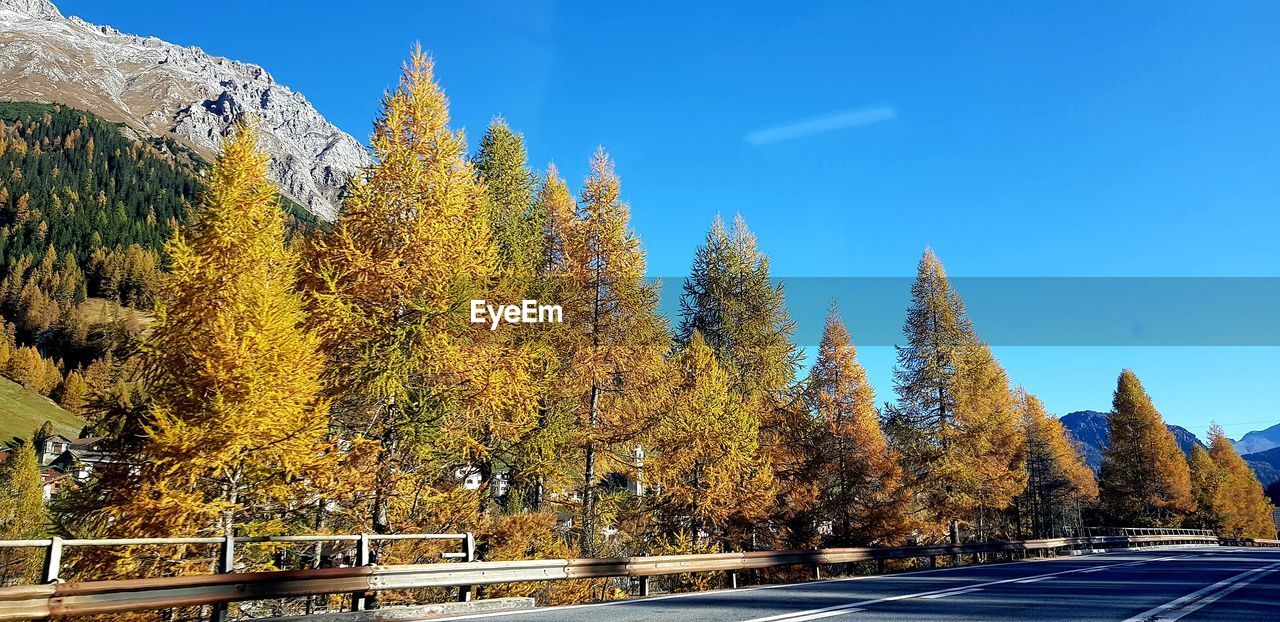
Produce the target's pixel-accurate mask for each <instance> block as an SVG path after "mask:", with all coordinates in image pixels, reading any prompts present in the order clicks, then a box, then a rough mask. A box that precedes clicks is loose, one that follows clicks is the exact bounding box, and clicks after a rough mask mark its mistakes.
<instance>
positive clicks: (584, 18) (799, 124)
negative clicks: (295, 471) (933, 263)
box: [59, 0, 1280, 437]
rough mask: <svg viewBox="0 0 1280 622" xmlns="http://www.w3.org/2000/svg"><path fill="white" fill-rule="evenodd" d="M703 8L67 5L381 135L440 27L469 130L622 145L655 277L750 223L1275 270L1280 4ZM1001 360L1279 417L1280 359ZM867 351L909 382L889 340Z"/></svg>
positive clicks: (946, 249) (899, 269)
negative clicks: (217, 58)
mask: <svg viewBox="0 0 1280 622" xmlns="http://www.w3.org/2000/svg"><path fill="white" fill-rule="evenodd" d="M690 4H691V3H677V2H652V1H646V2H638V1H637V2H627V3H623V2H591V3H587V2H581V3H575V2H566V3H540V2H519V3H517V2H509V3H508V2H503V3H486V4H483V5H482V4H479V3H471V2H466V3H464V2H404V3H392V2H382V3H370V5H369V6H363V5H358V4H356V3H350V4H339V3H327V2H326V3H316V4H303V3H301V2H279V3H255V2H241V1H235V0H224V1H223V2H218V3H216V4H214V5H209V6H207V7H202V8H201V9H200V10H199V11H198V12H194V13H193V12H192V11H191V9H190V5H189V4H184V3H177V2H167V3H159V2H138V3H117V2H84V1H71V0H67V1H64V2H60V3H59V6H60V8H61V9H62V11H63V12H64V13H66V14H70V15H79V16H81V17H84V18H85V19H88V20H89V21H92V22H95V23H105V24H110V25H113V26H115V27H117V28H119V29H121V30H123V31H125V32H132V33H137V34H144V35H154V36H157V37H160V38H163V39H166V40H169V41H172V42H175V43H180V44H184V45H197V46H200V47H202V48H204V49H205V50H207V51H209V52H211V53H214V54H218V55H223V56H228V57H231V58H235V59H238V60H244V61H249V62H254V63H257V64H260V65H262V66H264V67H266V68H267V69H268V70H269V71H270V72H271V73H272V74H273V75H274V76H275V77H276V79H277V80H279V81H280V82H281V83H283V84H286V85H288V86H290V87H292V88H294V89H296V90H298V91H301V92H302V93H304V94H305V95H306V96H307V97H308V98H309V99H310V100H311V101H312V102H313V103H314V104H315V106H316V107H317V108H318V109H319V110H320V111H321V113H323V114H324V115H326V116H327V117H328V118H329V119H330V120H331V121H333V122H334V123H336V124H337V125H338V126H340V127H342V128H343V129H345V130H346V131H348V132H350V133H351V134H353V135H355V136H356V137H357V138H360V139H362V140H364V139H366V138H367V135H368V133H369V129H370V121H371V119H372V118H373V116H374V114H375V113H376V111H377V107H378V104H379V98H380V96H381V94H382V93H383V92H384V91H385V90H386V89H388V88H390V87H391V86H393V85H394V82H395V79H396V76H397V72H398V68H399V64H400V62H401V61H402V60H403V59H404V58H405V57H406V55H407V52H408V50H409V48H410V46H411V45H412V44H413V43H414V42H416V41H420V42H421V43H422V44H423V46H424V47H426V48H427V49H429V50H430V51H431V52H432V53H433V54H434V55H435V57H436V59H437V63H438V75H439V79H440V80H441V82H442V83H443V85H444V87H445V89H446V91H447V93H448V95H449V96H450V98H451V100H452V103H453V112H454V118H455V121H456V124H457V125H458V126H461V127H465V128H466V129H467V130H468V134H469V136H470V137H471V138H472V139H473V141H474V139H475V138H476V137H478V135H479V133H480V132H481V131H482V130H483V127H484V126H485V125H486V124H487V122H488V120H489V119H490V118H491V117H492V116H493V115H497V114H501V115H503V116H505V117H506V118H507V119H508V120H509V122H510V123H511V125H512V126H514V127H515V128H517V129H518V130H520V131H522V132H524V134H525V137H526V141H527V144H528V146H529V151H530V155H531V159H532V161H533V162H534V163H535V164H536V165H539V166H541V165H542V164H544V163H546V162H549V161H554V162H556V163H557V165H558V166H560V168H561V170H562V172H564V173H565V174H566V176H567V177H569V179H570V180H577V179H580V178H581V175H582V173H583V169H584V168H585V167H584V163H585V162H586V159H587V157H588V156H589V155H590V153H591V152H592V151H593V150H594V149H595V148H596V146H597V145H604V146H606V147H607V148H608V149H609V150H610V151H611V152H612V153H613V155H614V156H615V158H616V159H617V161H618V170H619V172H620V174H621V175H622V179H623V189H624V194H625V195H626V198H627V199H628V200H629V201H630V203H631V204H632V209H633V214H634V220H633V222H634V225H635V227H636V229H637V230H638V231H639V232H640V234H641V237H642V239H643V240H644V242H645V245H646V248H647V249H648V252H649V267H650V273H651V274H653V275H666V276H669V277H670V276H679V275H682V274H684V273H685V272H687V270H688V266H689V260H690V257H691V253H692V251H693V248H694V247H695V246H696V245H697V244H698V242H699V241H700V240H701V237H702V235H703V233H704V231H705V230H706V227H707V224H708V222H709V221H710V220H711V218H712V216H713V215H714V214H716V213H717V212H719V213H723V214H726V215H732V214H733V213H735V212H741V213H742V214H743V215H744V216H745V217H746V218H747V220H748V222H749V223H750V225H751V226H752V228H753V229H754V230H755V231H756V232H757V234H758V236H759V238H760V241H761V245H762V248H763V249H764V250H765V251H766V252H767V253H769V254H770V255H771V257H772V260H773V269H774V274H775V275H778V276H786V277H791V276H907V275H910V274H912V272H913V270H914V266H915V263H916V261H917V259H918V257H919V255H920V252H921V250H922V249H923V248H924V246H925V245H926V244H928V245H931V246H932V247H933V248H934V249H935V250H936V251H937V252H938V254H939V256H940V257H941V258H942V260H943V262H944V263H945V264H946V266H947V268H948V270H949V272H950V273H951V274H952V275H959V276H1280V251H1278V250H1277V244H1276V239H1277V233H1278V232H1280V209H1277V207H1280V205H1278V203H1280V3H1276V2H1254V3H1233V2H1212V3H1208V2H1182V3H1179V2H1159V3H1143V2H1124V3H1114V2H1079V1H1077V2H1064V3H1049V2H995V3H974V2H966V3H958V2H957V3H943V2H921V3H910V2H889V1H884V2H830V3H805V4H785V5H784V4H783V3H781V2H779V3H776V4H770V3H765V2H752V3H727V2H726V3H713V2H702V3H698V4H696V5H693V6H691V5H690ZM675 285H676V283H674V282H670V281H669V282H668V287H671V286H675ZM961 293H963V291H962V292H961ZM844 304H845V305H850V304H856V303H855V302H852V301H845V302H844ZM905 304H906V301H905V300H903V305H904V306H905ZM1100 304H1101V302H1100ZM976 319H977V320H978V322H979V324H978V328H979V331H981V329H982V325H981V318H980V317H978V318H976ZM851 329H852V331H853V333H854V336H855V338H856V337H857V332H858V327H857V326H852V327H851ZM997 354H998V355H999V356H1000V357H1001V360H1002V362H1004V363H1005V365H1006V367H1007V368H1008V369H1009V372H1010V374H1011V376H1012V377H1013V379H1014V381H1015V382H1019V383H1022V384H1025V385H1026V386H1027V387H1028V388H1029V390H1031V391H1033V392H1035V393H1037V394H1039V395H1040V396H1041V397H1043V398H1044V399H1045V401H1046V403H1047V404H1048V405H1049V406H1050V408H1051V409H1053V410H1055V411H1057V412H1059V413H1065V412H1068V411H1071V410H1079V409H1098V410H1106V409H1107V408H1109V405H1110V394H1111V391H1112V389H1113V388H1114V381H1115V377H1116V375H1117V374H1118V373H1119V371H1120V369H1121V368H1122V367H1132V368H1133V369H1134V370H1135V371H1136V372H1137V373H1138V375H1139V376H1140V377H1141V378H1142V380H1143V382H1144V383H1145V384H1146V385H1147V388H1148V390H1149V391H1150V392H1151V393H1152V395H1153V397H1154V398H1155V401H1156V404H1157V406H1158V407H1160V408H1161V410H1162V411H1163V413H1164V414H1165V416H1166V419H1168V420H1169V421H1171V422H1173V423H1178V424H1180V425H1184V426H1187V427H1188V428H1190V429H1192V430H1193V431H1195V432H1197V433H1201V434H1203V432H1204V429H1205V428H1206V427H1207V426H1208V424H1209V421H1210V420H1211V419H1216V420H1217V421H1219V422H1220V423H1222V424H1223V425H1224V426H1225V427H1226V428H1227V431H1228V433H1229V434H1231V435H1233V436H1237V437H1238V436H1239V435H1240V434H1241V433H1243V432H1245V431H1247V430H1251V429H1258V428H1261V427H1265V426H1266V425H1269V424H1271V423H1275V422H1280V408H1277V406H1276V403H1275V401H1274V397H1273V395H1274V386H1275V384H1276V382H1277V377H1278V376H1280V348H1276V347H1257V348H1224V347H1212V348H1190V347H1154V348H1153V347H1148V348H1136V347H1079V348H1065V347H997ZM863 360H864V362H865V363H866V364H867V366H868V368H869V371H870V373H871V378H872V380H873V382H874V383H875V384H876V386H877V389H878V391H879V395H880V397H881V399H889V398H891V397H892V395H891V384H890V367H891V365H892V353H891V349H890V348H887V347H874V348H864V350H863Z"/></svg>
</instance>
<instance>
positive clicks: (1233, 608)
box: [434, 547, 1280, 622]
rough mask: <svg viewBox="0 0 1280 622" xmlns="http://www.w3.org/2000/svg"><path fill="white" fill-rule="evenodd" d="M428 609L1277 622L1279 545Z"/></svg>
mask: <svg viewBox="0 0 1280 622" xmlns="http://www.w3.org/2000/svg"><path fill="white" fill-rule="evenodd" d="M434 620H435V621H436V622H439V621H441V620H477V621H492V622H498V621H501V622H580V621H583V622H624V621H632V620H634V621H641V620H643V621H645V622H675V621H683V620H697V621H699V622H809V621H812V620H823V621H824V622H844V621H848V622H864V621H870V622H907V621H911V622H918V621H921V620H926V621H939V622H962V621H963V622H969V621H983V622H986V621H994V620H1073V621H1074V620H1079V621H1086V620H1087V621H1101V620H1107V621H1116V622H1121V621H1123V622H1139V621H1142V622H1157V621H1158V622H1173V621H1174V620H1182V621H1184V622H1205V621H1209V620H1215V621H1228V622H1239V621H1248V620H1259V621H1262V620H1266V621H1268V622H1276V621H1280V549H1263V548H1228V547H1197V548H1182V547H1171V548H1160V549H1150V550H1146V551H1142V552H1128V553H1122V552H1116V553H1106V554H1099V555H1087V556H1079V557H1068V558H1059V559H1046V560H1032V561H1025V562H1017V563H1002V564H990V565H982V566H965V567H961V568H951V569H940V570H930V571H921V572H910V573H900V574H892V575H883V576H874V577H858V578H851V579H833V580H827V581H815V582H810V583H800V584H793V585H775V586H767V587H757V588H743V589H738V590H721V591H716V592H701V593H696V594H676V595H668V596H654V597H650V598H639V599H634V600H628V601H619V602H611V603H599V604H590V605H576V606H570V607H547V608H539V609H530V610H524V611H509V612H503V613H496V614H488V615H468V616H453V617H447V618H434Z"/></svg>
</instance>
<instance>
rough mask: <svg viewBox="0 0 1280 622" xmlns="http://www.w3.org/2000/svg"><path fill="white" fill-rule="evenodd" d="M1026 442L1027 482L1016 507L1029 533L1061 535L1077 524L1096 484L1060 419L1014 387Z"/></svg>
mask: <svg viewBox="0 0 1280 622" xmlns="http://www.w3.org/2000/svg"><path fill="white" fill-rule="evenodd" d="M1014 395H1015V400H1016V406H1017V409H1018V412H1019V413H1020V414H1021V418H1022V421H1021V424H1022V434H1023V439H1024V443H1025V449H1024V452H1025V455H1026V472H1027V475H1026V477H1027V486H1026V489H1025V491H1023V493H1022V499H1021V502H1020V509H1022V510H1023V512H1022V515H1023V516H1022V518H1023V520H1024V522H1026V523H1028V525H1027V526H1028V527H1029V531H1030V534H1031V536H1032V537H1034V538H1052V537H1059V536H1062V535H1064V534H1065V533H1066V532H1067V530H1068V529H1070V528H1079V527H1081V526H1082V522H1081V512H1082V510H1083V508H1084V506H1085V505H1086V504H1089V503H1092V502H1093V501H1095V500H1097V498H1098V483H1097V480H1096V479H1095V478H1094V475H1093V471H1092V470H1091V469H1090V468H1089V466H1088V465H1086V464H1085V463H1084V457H1083V456H1081V455H1080V452H1079V451H1078V450H1077V449H1076V447H1075V445H1074V444H1073V443H1072V441H1071V439H1070V437H1069V436H1068V434H1067V430H1066V428H1064V427H1063V425H1062V422H1061V421H1059V420H1058V419H1056V418H1054V417H1051V416H1050V415H1049V414H1048V413H1047V412H1045V409H1044V404H1043V403H1041V402H1040V400H1039V399H1038V398H1037V397H1036V396H1034V395H1032V394H1030V393H1028V392H1027V391H1026V390H1025V389H1022V388H1019V389H1018V390H1017V391H1015V394H1014Z"/></svg>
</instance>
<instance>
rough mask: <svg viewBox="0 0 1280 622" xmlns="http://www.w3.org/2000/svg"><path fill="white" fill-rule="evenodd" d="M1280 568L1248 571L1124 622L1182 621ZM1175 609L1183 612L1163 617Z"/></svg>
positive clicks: (1271, 566) (1266, 567) (1279, 564)
mask: <svg viewBox="0 0 1280 622" xmlns="http://www.w3.org/2000/svg"><path fill="white" fill-rule="evenodd" d="M1278 568H1280V562H1276V563H1274V564H1269V565H1266V566H1261V567H1258V568H1254V569H1253V570H1247V571H1245V572H1242V573H1240V574H1238V575H1235V576H1233V577H1227V578H1226V579H1223V580H1221V581H1219V582H1217V583H1214V584H1213V585H1209V586H1206V587H1203V588H1200V589H1198V590H1196V591H1194V592H1192V593H1190V594H1187V595H1186V596H1182V597H1180V598H1175V599H1173V600H1171V601H1169V602H1167V603H1165V604H1163V605H1160V606H1159V607H1155V608H1153V609H1148V610H1147V611H1144V612H1142V613H1140V614H1138V615H1136V616H1134V617H1132V618H1129V619H1128V620H1125V621H1124V622H1154V621H1155V620H1160V621H1161V622H1174V621H1175V620H1180V619H1182V617H1183V616H1185V615H1187V614H1189V613H1191V612H1193V611H1196V610H1198V609H1200V608H1201V607H1204V606H1205V605H1208V604H1209V603H1212V602H1214V601H1216V600H1218V599H1219V598H1222V597H1223V596H1226V595H1227V594H1230V593H1231V592H1234V591H1236V590H1238V589H1240V588H1242V587H1244V586H1246V585H1249V584H1250V583H1253V582H1254V581H1257V580H1258V579H1261V578H1262V577H1263V576H1265V575H1267V574H1270V573H1272V572H1275V571H1276V569H1278ZM1196 601H1199V602H1196ZM1174 609H1181V610H1180V611H1177V612H1176V613H1174V614H1173V617H1161V615H1162V614H1164V613H1167V612H1169V611H1172V610H1174Z"/></svg>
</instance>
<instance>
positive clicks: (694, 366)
mask: <svg viewBox="0 0 1280 622" xmlns="http://www.w3.org/2000/svg"><path fill="white" fill-rule="evenodd" d="M673 364H674V366H675V369H674V370H673V371H674V374H675V377H676V381H675V386H674V387H673V390H672V403H671V407H670V408H669V409H667V410H666V412H664V413H663V414H662V415H661V416H660V417H659V418H658V421H657V424H656V425H655V426H653V428H652V430H651V434H649V435H646V437H645V438H646V439H647V442H648V445H649V447H650V448H651V451H650V452H649V454H648V456H647V460H646V463H645V472H646V473H647V474H649V475H650V477H651V478H652V485H653V486H654V487H655V488H654V490H656V491H657V492H656V493H655V497H656V499H657V504H658V509H659V513H660V515H661V516H662V517H663V518H664V521H663V522H664V523H665V525H663V531H665V532H668V533H669V534H671V533H679V532H682V531H683V532H685V533H687V534H688V536H689V540H690V541H691V542H692V545H693V546H694V547H697V546H699V545H700V544H701V543H702V542H703V541H704V539H710V540H711V541H712V542H716V543H719V542H722V541H723V536H724V534H725V532H726V530H727V529H728V528H729V527H730V525H732V524H737V525H751V524H754V523H755V522H756V521H757V520H759V519H760V518H762V517H763V516H764V515H765V513H766V512H767V510H768V509H769V505H770V504H771V502H772V500H773V488H772V483H773V482H772V474H771V473H770V471H769V465H768V461H767V459H766V458H765V457H764V456H763V455H762V454H761V453H760V447H759V442H758V439H759V434H760V422H759V420H758V419H757V418H756V417H755V415H754V413H753V411H751V410H748V409H746V408H744V404H743V403H742V399H741V397H740V396H739V395H737V394H735V393H733V392H731V391H730V386H729V377H728V374H726V373H725V371H724V370H723V369H722V368H721V367H720V364H719V363H718V362H717V361H716V357H715V353H714V352H713V351H712V350H711V348H710V347H708V346H707V343H706V341H704V340H703V339H702V334H701V333H696V332H695V333H694V335H693V338H692V339H691V340H690V342H689V345H688V346H686V347H685V349H684V351H683V352H681V353H680V355H679V357H677V358H676V360H675V361H674V362H673Z"/></svg>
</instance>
